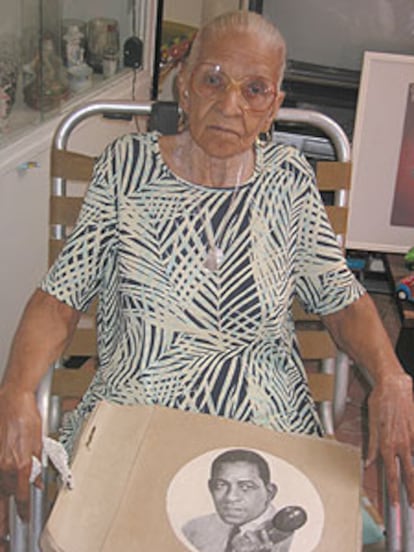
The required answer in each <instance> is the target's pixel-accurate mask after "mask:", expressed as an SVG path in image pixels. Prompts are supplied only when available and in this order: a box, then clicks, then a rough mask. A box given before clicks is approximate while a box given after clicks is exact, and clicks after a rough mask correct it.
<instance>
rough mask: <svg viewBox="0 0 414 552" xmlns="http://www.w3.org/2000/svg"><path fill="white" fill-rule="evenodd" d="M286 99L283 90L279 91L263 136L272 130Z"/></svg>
mask: <svg viewBox="0 0 414 552" xmlns="http://www.w3.org/2000/svg"><path fill="white" fill-rule="evenodd" d="M284 99H285V92H282V90H279V92H278V93H277V95H276V96H275V99H274V100H273V103H272V105H271V107H270V108H269V112H268V114H267V116H266V118H265V121H264V124H263V129H262V131H261V132H262V133H263V134H266V133H267V132H268V131H269V129H270V128H271V126H272V124H273V121H274V120H275V119H276V117H277V114H278V112H279V109H280V106H281V105H282V103H283V100H284Z"/></svg>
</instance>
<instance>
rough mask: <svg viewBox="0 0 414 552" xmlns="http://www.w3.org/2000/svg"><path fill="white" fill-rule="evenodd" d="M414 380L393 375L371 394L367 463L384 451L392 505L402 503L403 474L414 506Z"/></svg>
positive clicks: (386, 378)
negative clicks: (401, 483) (413, 463)
mask: <svg viewBox="0 0 414 552" xmlns="http://www.w3.org/2000/svg"><path fill="white" fill-rule="evenodd" d="M412 386H413V382H412V379H411V377H410V376H408V375H406V374H401V375H396V374H390V375H387V376H386V377H385V378H383V379H381V380H380V382H378V383H376V385H375V386H374V389H373V391H372V393H371V395H370V397H369V446H368V456H367V460H366V466H369V465H370V464H372V463H373V462H374V460H375V459H376V457H377V455H378V453H380V454H381V456H382V459H383V462H384V467H385V473H386V478H387V489H388V495H389V500H390V502H391V504H393V505H395V504H397V503H398V502H399V475H400V474H401V476H402V478H403V480H404V483H405V486H406V489H407V494H408V501H409V503H410V505H411V506H414V467H413V465H412V454H413V452H414V403H413V390H412V388H413V387H412Z"/></svg>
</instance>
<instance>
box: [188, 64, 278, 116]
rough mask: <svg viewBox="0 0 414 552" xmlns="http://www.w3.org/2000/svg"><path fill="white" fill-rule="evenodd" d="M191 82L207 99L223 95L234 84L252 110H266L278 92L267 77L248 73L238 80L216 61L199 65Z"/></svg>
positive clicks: (197, 92)
mask: <svg viewBox="0 0 414 552" xmlns="http://www.w3.org/2000/svg"><path fill="white" fill-rule="evenodd" d="M191 84H192V88H193V90H194V92H195V93H196V94H198V95H199V96H201V97H203V98H207V99H211V98H216V97H219V96H222V95H223V94H224V93H225V92H227V91H228V90H229V88H230V87H232V86H234V87H236V88H237V89H238V91H239V93H241V95H242V97H243V99H244V100H245V102H246V104H247V106H248V108H249V109H251V110H252V111H265V110H266V109H267V108H269V107H270V106H271V105H272V102H273V100H274V99H275V97H276V93H277V92H276V88H275V85H274V84H273V83H272V81H270V80H269V79H267V78H265V77H261V76H260V75H248V76H246V77H244V78H243V79H241V80H240V81H236V80H234V79H232V78H231V77H230V76H229V75H227V73H225V72H224V71H223V70H222V69H221V67H220V65H215V64H214V63H201V64H200V65H198V66H197V67H196V68H195V69H194V71H193V73H192V75H191Z"/></svg>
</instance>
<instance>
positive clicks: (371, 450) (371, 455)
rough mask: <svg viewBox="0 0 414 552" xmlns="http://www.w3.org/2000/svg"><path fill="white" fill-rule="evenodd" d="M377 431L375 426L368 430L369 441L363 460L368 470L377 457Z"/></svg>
mask: <svg viewBox="0 0 414 552" xmlns="http://www.w3.org/2000/svg"><path fill="white" fill-rule="evenodd" d="M378 448H379V443H378V430H377V426H376V425H375V424H373V427H372V428H370V430H369V439H368V450H367V457H366V460H365V467H366V468H368V467H369V466H371V464H373V463H374V461H375V459H376V458H377V456H378Z"/></svg>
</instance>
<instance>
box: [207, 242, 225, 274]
mask: <svg viewBox="0 0 414 552" xmlns="http://www.w3.org/2000/svg"><path fill="white" fill-rule="evenodd" d="M223 259H224V253H223V251H222V250H221V249H220V248H219V247H215V246H214V247H210V248H209V250H208V251H207V256H206V260H205V261H204V266H205V267H206V268H207V269H208V270H211V272H215V271H216V270H218V268H220V265H221V263H222V262H223Z"/></svg>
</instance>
